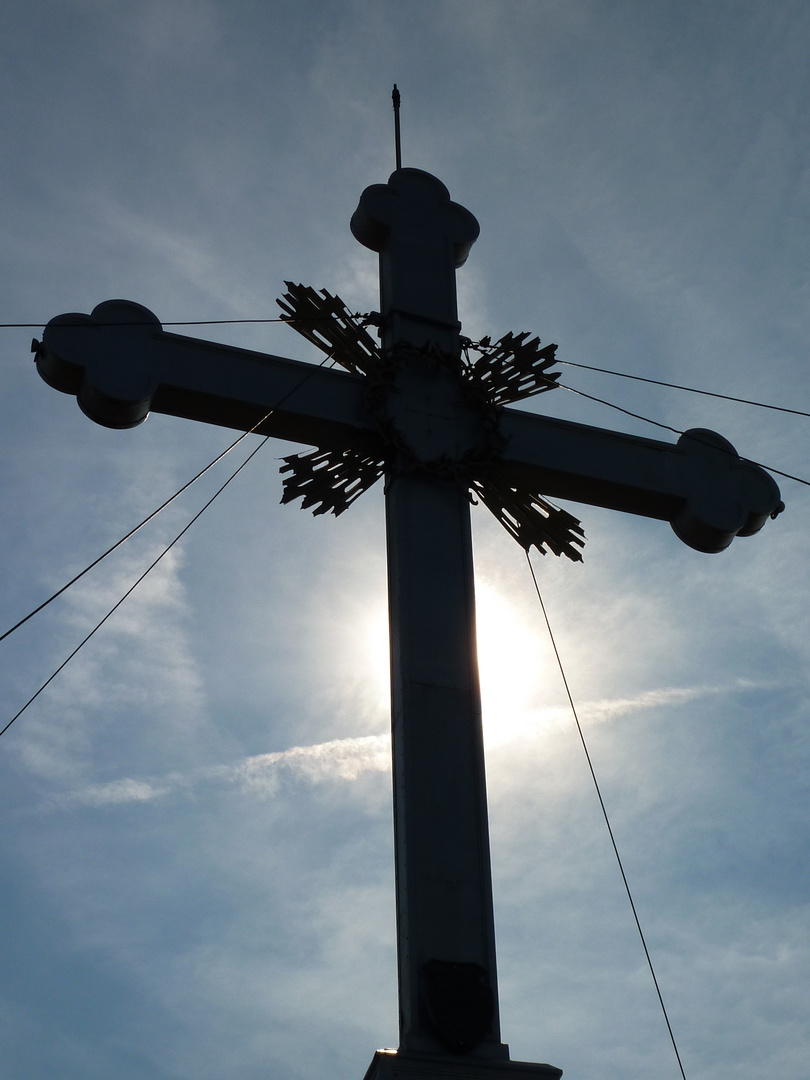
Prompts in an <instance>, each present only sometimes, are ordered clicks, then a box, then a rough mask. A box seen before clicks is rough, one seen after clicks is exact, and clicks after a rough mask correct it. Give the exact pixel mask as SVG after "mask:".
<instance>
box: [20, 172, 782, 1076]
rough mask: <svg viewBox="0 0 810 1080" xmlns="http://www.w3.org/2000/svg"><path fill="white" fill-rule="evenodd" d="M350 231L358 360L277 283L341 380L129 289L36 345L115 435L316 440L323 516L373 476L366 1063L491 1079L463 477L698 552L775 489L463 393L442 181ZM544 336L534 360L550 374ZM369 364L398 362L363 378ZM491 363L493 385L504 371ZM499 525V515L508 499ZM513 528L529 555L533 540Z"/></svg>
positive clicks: (700, 452)
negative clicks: (376, 552)
mask: <svg viewBox="0 0 810 1080" xmlns="http://www.w3.org/2000/svg"><path fill="white" fill-rule="evenodd" d="M351 227H352V232H353V233H354V235H355V237H356V238H357V239H358V240H359V241H360V242H361V243H363V244H364V245H365V246H367V247H369V248H371V249H372V250H374V251H375V252H377V253H378V255H379V260H380V290H381V311H380V338H381V352H380V353H379V354H378V353H377V351H376V349H375V347H374V346H373V343H371V339H370V338H369V335H368V334H366V333H365V331H363V334H365V337H364V338H363V346H362V349H361V351H360V352H359V353H357V354H356V356H355V359H354V360H352V359H351V349H352V347H353V344H352V341H351V340H348V339H347V338H346V333H347V332H349V331H350V329H351V328H350V325H349V323H348V322H347V321H346V319H345V318H344V313H345V312H344V309H343V308H342V307H341V302H340V301H338V300H337V299H336V298H333V297H329V295H328V294H323V297H324V298H326V299H325V300H324V299H323V298H321V299H320V300H319V299H318V298H317V297H315V294H314V293H311V291H310V293H307V291H306V290H303V289H302V287H300V286H292V285H290V284H289V283H288V287H289V288H290V290H291V291H290V293H289V294H288V296H287V297H286V298H285V301H286V302H288V306H287V308H286V310H288V311H293V310H300V309H299V308H297V307H296V305H301V304H310V306H312V305H314V308H313V310H315V308H317V304H321V303H324V302H327V301H328V303H330V304H333V306H334V310H335V312H336V313H338V312H340V313H341V314H340V316H339V317H340V319H342V320H343V321H342V322H341V323H340V325H339V326H338V321H339V320H338V315H336V322H335V326H334V327H333V328H332V334H331V337H330V336H329V334H327V335H326V337H325V338H324V336H323V334H321V333H320V331H319V330H318V327H317V323H315V322H313V323H312V325H311V326H310V327H309V328H306V327H305V328H304V329H303V330H302V332H305V333H306V334H307V336H309V337H310V340H313V341H315V343H316V344H318V345H319V346H320V347H322V348H324V342H326V347H327V348H331V345H330V342H331V343H332V344H334V342H338V343H339V344H340V347H341V348H343V346H344V344H346V342H347V341H348V344H347V345H346V348H347V349H348V352H347V353H346V357H344V362H345V364H346V366H347V367H349V371H348V372H336V371H329V370H324V369H322V368H315V367H313V366H312V365H307V364H300V363H296V362H295V361H292V360H287V359H284V358H282V357H276V356H266V355H263V354H261V353H255V352H249V351H247V350H242V349H234V348H230V347H226V346H221V345H215V344H211V343H209V342H206V341H199V340H195V339H193V338H186V337H182V336H179V335H176V334H169V333H166V332H165V331H163V329H162V327H161V326H160V323H159V322H158V320H157V318H156V317H155V316H154V315H153V314H152V313H151V312H150V311H148V310H147V309H146V308H143V307H141V306H140V305H137V304H131V303H128V302H126V301H108V302H107V303H105V304H101V305H99V307H97V308H95V309H94V311H93V312H92V313H91V315H89V316H87V315H66V316H60V317H59V318H57V319H54V320H52V321H51V322H50V323H49V324H48V326H47V328H46V330H45V333H44V337H43V341H42V342H41V343H40V342H35V343H34V349H35V352H36V359H37V365H38V368H39V371H40V374H41V375H42V377H43V378H44V379H45V381H46V382H48V383H50V385H52V386H54V387H55V388H57V389H59V390H61V391H63V392H66V393H70V394H75V395H76V396H77V398H78V401H79V404H80V405H81V407H82V409H83V410H84V411H85V412H86V413H87V415H88V416H90V417H91V418H92V419H94V420H96V421H97V422H99V423H102V424H105V425H107V426H110V427H121V428H124V427H131V426H134V425H136V424H138V423H140V422H141V421H142V420H144V419H145V417H146V416H147V414H148V412H149V411H150V410H154V411H157V412H163V413H169V414H172V415H176V416H183V417H186V418H189V419H194V420H201V421H205V422H208V423H213V424H219V425H222V426H226V427H233V428H237V429H241V430H249V429H251V428H253V427H254V425H256V424H258V425H259V426H258V428H257V431H258V433H260V434H272V435H276V436H278V437H280V438H284V439H289V440H293V441H297V442H301V443H305V444H310V445H313V446H315V447H318V448H323V452H322V453H319V454H310V455H303V456H302V458H301V459H299V460H298V461H297V462H296V461H295V460H294V459H288V464H287V466H286V469H287V471H290V472H292V474H293V476H292V478H291V479H290V480H288V481H287V482H285V483H288V484H290V485H291V486H290V487H289V488H286V487H285V501H288V498H294V497H299V496H301V497H303V498H305V500H306V499H308V500H309V505H315V507H316V512H322V511H323V510H325V509H331V510H333V511H334V512H335V513H338V512H341V510H342V509H345V507H346V506H348V505H349V502H350V501H351V499H352V498H354V497H356V488H353V487H352V483H353V473H352V470H353V469H354V470H356V471H358V475H360V473H359V470H365V473H363V474H362V475H363V476H365V477H367V484H366V486H368V484H370V483H372V482H374V480H375V479H376V478H377V477H378V476H379V475H380V474H381V473H382V472H383V471H384V472H385V476H386V492H385V497H386V529H387V545H388V573H389V605H390V623H391V668H392V733H393V758H394V818H395V834H396V836H395V839H396V864H397V874H396V877H397V911H398V918H397V926H398V957H399V984H400V985H399V990H400V1040H401V1041H400V1053H401V1056H400V1058H399V1064H397V1062H396V1061H395V1060H394V1059H393V1058H392V1059H391V1060H389V1059H386V1060H384V1061H383V1060H382V1059H380V1061H378V1062H377V1064H376V1065H375V1066H373V1068H375V1069H377V1072H378V1073H379V1076H380V1077H382V1076H383V1075H385V1076H388V1075H389V1073H390V1074H391V1075H392V1076H393V1075H394V1073H393V1072H391V1070H392V1069H393V1070H394V1072H396V1070H397V1069H399V1072H396V1075H402V1076H403V1077H404V1076H405V1075H406V1073H407V1075H408V1076H410V1075H411V1073H412V1074H413V1075H414V1076H416V1075H417V1074H418V1075H422V1072H420V1069H421V1068H422V1066H421V1065H419V1064H418V1062H419V1061H422V1062H423V1063H424V1062H427V1061H428V1060H430V1061H432V1062H433V1063H434V1066H435V1063H436V1062H441V1061H446V1062H447V1063H448V1065H447V1068H448V1069H451V1065H452V1062H453V1061H455V1060H456V1059H457V1058H458V1055H459V1054H466V1055H467V1060H468V1061H469V1062H471V1063H472V1064H471V1066H470V1067H471V1068H473V1071H474V1069H475V1068H478V1069H479V1071H480V1070H481V1069H483V1070H484V1072H483V1073H482V1075H484V1073H486V1074H487V1075H493V1076H494V1075H495V1073H494V1072H492V1073H487V1069H489V1068H492V1069H495V1068H496V1065H497V1063H500V1064H501V1065H502V1066H503V1067H504V1068H506V1067H507V1065H508V1064H509V1063H508V1049H507V1047H506V1046H504V1045H503V1044H502V1043H501V1041H500V1027H499V1017H498V1001H497V973H496V960H495V940H494V926H493V913H492V887H491V871H490V854H489V834H488V826H487V803H486V784H485V775H484V753H483V739H482V728H481V706H480V692H479V685H478V671H477V660H476V638H475V598H474V581H473V563H472V541H471V533H470V501H469V491H470V488H471V487H472V488H473V490H475V491H476V493H478V494H480V493H481V492H483V491H485V490H486V484H487V476H488V475H489V476H490V488H489V492H490V498H492V499H495V497H496V495H497V494H498V492H500V495H499V496H498V497H501V498H502V500H503V499H505V498H506V496H507V495H508V494H510V493H511V494H514V495H515V496H516V499H517V498H518V496H520V497H523V496H526V497H527V498H528V502H529V503H531V500H532V499H533V498H536V497H535V495H533V494H532V493H537V492H543V493H545V494H547V495H550V496H552V497H556V498H561V499H573V500H574V501H580V502H584V503H589V504H593V505H598V506H604V507H610V508H613V509H616V510H621V511H624V512H629V513H633V514H640V515H643V516H647V517H652V518H659V519H662V520H666V521H669V522H670V523H671V524H672V527H673V529H674V530H675V532H676V533H677V534H678V536H680V538H681V539H682V540H684V541H685V542H686V543H687V544H690V545H691V546H692V547H695V548H697V549H698V550H701V551H720V550H722V549H723V548H725V547H727V546H728V544H730V543H731V541H732V540H733V539H734V537H735V536H738V535H739V536H746V535H750V534H752V533H754V532H756V531H757V530H758V529H760V528H761V527H762V525H763V524H764V522H765V521H766V520H767V518H768V516H771V515H773V514H775V513H776V512H778V511H779V509H781V502H780V499H779V490H778V488H777V486H776V484H775V483H774V481H773V480H772V479H771V477H770V476H769V475H768V474H767V473H765V472H764V471H763V470H762V469H760V468H759V467H758V466H755V465H752V464H750V463H748V462H746V461H744V460H742V459H741V458H740V457H739V455H738V454H737V452H736V450H735V449H734V447H732V446H731V444H730V443H728V442H727V441H726V440H725V439H723V438H722V437H721V436H719V435H717V434H715V433H714V432H710V431H706V430H703V429H700V430H695V431H690V432H686V433H685V434H684V435H683V436H681V438H680V439H679V441H678V443H677V444H671V443H664V442H658V441H655V440H651V439H642V438H637V437H634V436H628V435H622V434H617V433H615V432H612V431H607V430H603V429H599V428H592V427H586V426H584V425H580V424H574V423H570V422H565V421H561V420H554V419H549V418H546V417H541V416H536V415H530V414H527V413H524V412H520V411H519V410H515V409H508V408H502V407H501V405H500V403H499V402H497V401H495V400H494V399H493V398H492V396H491V395H490V398H489V399H488V400H485V399H486V394H485V393H483V391H482V393H481V394H479V396H478V398H476V397H475V394H474V393H473V395H472V398H471V397H470V386H471V383H470V378H469V368H468V369H467V373H466V375H465V372H464V370H463V364H462V357H461V339H460V324H459V322H458V312H457V300H456V281H455V273H456V270H457V268H458V267H459V266H461V265H462V264H463V263H464V261H465V259H466V258H467V255H468V254H469V251H470V248H471V246H472V244H473V243H474V241H475V239H476V237H477V236H478V223H477V221H476V220H475V218H474V217H473V215H472V214H471V213H470V212H469V211H468V210H466V209H464V208H463V207H461V206H459V205H458V204H456V203H453V202H452V201H451V200H450V197H449V193H448V192H447V189H446V188H445V187H444V185H443V184H442V183H441V182H440V181H439V180H437V179H436V178H435V177H433V176H431V175H430V174H428V173H423V172H420V171H419V170H415V169H398V170H397V171H396V172H394V173H393V175H392V176H391V178H390V179H389V181H388V183H387V184H376V185H373V186H372V187H370V188H367V189H366V191H365V192H364V193H363V195H362V197H361V199H360V203H359V206H358V208H357V211H356V212H355V214H354V216H353V217H352V222H351ZM313 298H314V299H313ZM290 305H292V306H290ZM282 306H284V305H282ZM299 329H300V327H299ZM350 337H351V334H350V333H349V338H350ZM322 338H323V340H321V339H322ZM358 340H359V339H358ZM355 345H356V342H355ZM532 347H533V348H535V345H534V344H533V346H532ZM553 348H554V347H553V346H551V347H547V348H546V350H545V352H544V353H540V352H538V357H542V358H543V363H544V364H546V366H547V365H548V363H551V362H552V358H553V351H550V350H553ZM506 352H508V350H506ZM506 352H505V353H504V355H506ZM358 358H359V359H358ZM378 360H379V361H380V362H381V365H382V367H381V370H385V371H386V372H387V373H388V374H387V375H386V377H385V379H381V378H377V379H376V381H375V377H374V371H373V366H374V363H376V362H377V361H378ZM503 362H504V363H506V362H507V360H504V361H503ZM510 362H511V361H510ZM487 363H488V364H489V367H487V365H486V364H485V365H484V366H483V367H482V370H484V368H486V371H487V373H486V378H487V379H491V378H493V376H497V375H498V372H497V371H495V368H494V367H493V364H495V361H488V362H487ZM538 363H539V361H538ZM527 371H529V369H527ZM538 371H540V369H539V368H538ZM502 374H503V375H504V377H506V375H507V371H506V369H504V372H502ZM508 376H509V379H511V380H512V381H513V382H515V383H516V385H517V383H518V381H519V380H523V379H525V378H528V377H531V378H534V379H536V386H537V388H538V390H539V389H542V388H543V382H542V379H541V378H540V377H539V375H538V373H537V372H535V373H534V374H531V372H530V371H529V374H528V375H527V374H526V373H525V372H522V371H517V373H516V372H515V371H512V369H511V368H510V369H509V373H508ZM465 379H466V381H465ZM480 381H481V386H483V381H484V376H481V380H480ZM521 385H522V383H521ZM527 385H528V384H527ZM472 389H473V390H475V389H476V387H475V384H474V380H473V383H472ZM479 389H480V388H479ZM513 399H514V398H512V399H507V400H513ZM263 418H264V419H263ZM341 454H342V455H343V456H342V457H341V456H340V455H341ZM336 455H337V456H336ZM352 455H354V457H352ZM290 462H293V463H292V464H290ZM488 470H489V472H488ZM493 477H495V479H496V480H497V483H495V481H494V480H493V479H492V478H493ZM361 480H362V477H361ZM358 482H360V481H358ZM362 482H363V483H366V481H365V480H362ZM296 485H297V486H296ZM318 485H320V487H319V486H318ZM324 485H325V486H326V488H330V487H331V488H333V489H334V491H333V492H332V495H333V497H332V498H331V501H330V497H329V496H328V495H325V494H324V490H323V489H324ZM341 485H342V487H341ZM476 485H477V486H476ZM347 492H349V493H351V492H354V494H347ZM493 492H495V495H493ZM527 493H528V495H527ZM538 498H539V497H538ZM485 501H487V500H485ZM524 501H525V499H524ZM487 505H491V508H492V509H493V511H494V512H495V513H496V514H499V510H498V506H497V505H496V503H495V502H492V504H490V502H489V501H487ZM514 505H517V502H514ZM527 505H528V504H527ZM504 506H506V503H505V502H503V501H502V502H501V508H502V510H503V507H504ZM529 510H530V511H531V510H532V507H531V506H529ZM499 516H501V520H504V523H505V524H507V527H510V524H509V522H508V521H506V520H505V517H507V516H508V515H507V514H506V511H505V510H503V514H502V515H499ZM568 517H570V516H568ZM570 520H571V521H574V522H575V519H573V518H571V519H570ZM512 525H513V526H514V527H513V528H510V531H512V533H513V535H515V536H516V538H517V539H519V540H520V542H522V543H524V546H526V547H527V548H528V546H529V543H533V542H535V541H534V540H531V538H530V532H527V533H526V534H525V535H526V536H529V539H525V538H524V532H523V531H522V527H521V526H520V524H519V523H518V524H517V525H515V524H514V522H512ZM566 527H567V526H566ZM576 542H579V541H576ZM552 549H553V550H556V549H555V548H554V547H553V544H552ZM566 553H567V554H569V557H572V558H575V557H579V555H578V552H576V551H573V552H572V551H570V550H568V551H566ZM420 1055H423V1057H420ZM424 1055H427V1056H426V1057H424ZM375 1060H376V1059H375ZM408 1061H410V1062H411V1063H412V1065H413V1067H412V1068H411V1066H408V1068H411V1072H407V1069H406V1071H405V1072H403V1071H402V1070H403V1069H405V1066H406V1063H407V1062H408ZM414 1062H416V1064H413V1063H414ZM476 1063H477V1064H476ZM487 1063H489V1064H487ZM512 1065H514V1066H515V1068H517V1063H512ZM521 1067H522V1068H524V1071H526V1070H528V1071H529V1072H531V1070H532V1069H534V1070H535V1072H534V1073H532V1075H538V1076H539V1075H543V1076H549V1077H551V1076H556V1075H558V1073H559V1070H556V1069H555V1068H553V1067H552V1066H528V1065H527V1066H525V1067H524V1066H521ZM425 1068H427V1065H426V1066H425ZM436 1068H438V1066H435V1068H434V1072H433V1073H430V1075H434V1073H435V1071H436ZM452 1068H455V1066H452ZM414 1070H415V1071H414ZM537 1070H540V1071H541V1072H540V1073H538V1072H537ZM543 1070H546V1071H545V1072H543ZM507 1071H508V1070H507ZM513 1071H514V1070H513ZM423 1072H424V1070H423ZM451 1072H452V1069H451ZM424 1074H425V1075H427V1073H424ZM442 1075H444V1074H442ZM447 1075H448V1076H449V1075H450V1073H448V1074H447ZM453 1075H456V1074H455V1073H453ZM459 1075H461V1074H459ZM464 1075H465V1076H466V1075H468V1073H464ZM469 1075H472V1073H470V1074H469ZM475 1075H476V1076H477V1075H478V1074H477V1073H476V1074H475ZM527 1075H528V1074H527Z"/></svg>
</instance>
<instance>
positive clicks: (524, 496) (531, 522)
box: [470, 464, 585, 562]
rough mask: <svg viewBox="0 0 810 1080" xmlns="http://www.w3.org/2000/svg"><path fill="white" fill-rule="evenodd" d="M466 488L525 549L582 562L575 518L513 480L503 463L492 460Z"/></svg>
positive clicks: (581, 538) (582, 542) (582, 540)
mask: <svg viewBox="0 0 810 1080" xmlns="http://www.w3.org/2000/svg"><path fill="white" fill-rule="evenodd" d="M470 492H471V495H472V496H473V498H477V499H479V500H480V501H481V502H482V503H483V504H484V506H486V508H487V509H488V510H489V511H490V512H491V513H492V514H493V515H494V516H495V517H496V518H497V519H498V521H500V523H501V525H503V527H504V528H505V529H506V531H507V532H508V533H509V534H510V535H511V536H513V537H514V538H515V540H517V542H518V543H519V544H520V546H521V547H522V548H525V550H526V551H528V550H529V549H530V548H531V547H536V548H537V550H538V551H539V552H540V554H541V555H545V554H546V551H552V552H553V553H554V554H555V555H565V556H566V557H567V558H569V559H571V560H573V561H574V562H582V552H581V551H580V548H582V547H584V545H585V533H584V532H583V531H582V525H581V524H580V522H579V521H578V520H577V518H575V517H574V516H573V514H569V513H568V511H567V510H562V509H561V508H560V507H558V506H552V505H551V503H550V502H548V501H547V500H546V499H544V498H543V496H542V495H539V494H538V493H537V492H535V491H532V490H531V489H530V488H527V487H526V486H525V485H523V484H521V483H520V482H519V481H516V480H515V478H514V477H513V476H511V475H510V471H509V470H507V469H506V468H505V467H504V466H501V465H499V464H494V465H492V466H490V468H488V469H487V470H486V473H485V475H484V476H483V477H480V478H474V479H472V480H471V481H470Z"/></svg>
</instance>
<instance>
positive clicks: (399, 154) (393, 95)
mask: <svg viewBox="0 0 810 1080" xmlns="http://www.w3.org/2000/svg"><path fill="white" fill-rule="evenodd" d="M391 100H392V101H393V103H394V147H395V150H396V157H397V169H401V168H402V145H401V143H400V136H399V100H400V99H399V90H398V89H397V84H396V83H394V89H393V91H392V93H391Z"/></svg>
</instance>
